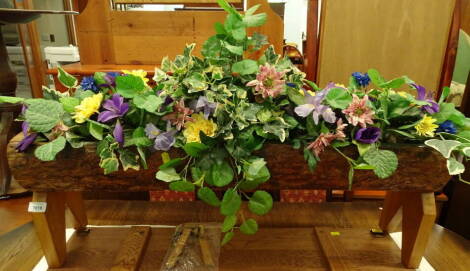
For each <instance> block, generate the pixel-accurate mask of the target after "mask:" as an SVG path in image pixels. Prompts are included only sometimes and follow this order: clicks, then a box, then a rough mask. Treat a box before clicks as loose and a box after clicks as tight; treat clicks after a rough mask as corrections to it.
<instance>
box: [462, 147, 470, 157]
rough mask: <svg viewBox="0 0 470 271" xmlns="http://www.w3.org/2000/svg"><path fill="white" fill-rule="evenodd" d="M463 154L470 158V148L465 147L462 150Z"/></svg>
mask: <svg viewBox="0 0 470 271" xmlns="http://www.w3.org/2000/svg"><path fill="white" fill-rule="evenodd" d="M462 153H463V154H464V155H465V156H467V157H470V147H465V148H463V149H462Z"/></svg>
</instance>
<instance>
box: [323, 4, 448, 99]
mask: <svg viewBox="0 0 470 271" xmlns="http://www.w3.org/2000/svg"><path fill="white" fill-rule="evenodd" d="M322 2H323V3H322V14H321V16H322V18H321V23H320V27H321V29H320V47H319V62H318V72H317V83H319V85H320V86H325V85H326V84H327V83H328V82H329V81H334V82H339V83H344V84H347V83H348V78H349V76H350V75H351V72H353V71H361V72H365V71H367V69H369V68H375V69H378V70H379V71H380V72H381V73H382V75H383V76H384V77H385V78H388V79H391V78H394V77H397V76H402V75H408V76H409V77H410V78H412V79H413V80H415V81H416V82H418V83H419V84H422V85H424V86H425V87H426V88H427V89H429V90H433V91H436V90H437V88H438V87H439V81H440V78H441V71H442V65H443V61H444V55H445V52H446V47H447V41H448V37H449V29H450V25H451V21H452V14H453V10H454V5H455V0H449V1H439V0H394V1H387V0H381V1H377V0H362V1H356V0H344V1H334V0H325V1H322ZM339 18H340V19H339ZM436 18H439V19H438V20H436Z"/></svg>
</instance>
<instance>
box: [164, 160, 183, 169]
mask: <svg viewBox="0 0 470 271" xmlns="http://www.w3.org/2000/svg"><path fill="white" fill-rule="evenodd" d="M183 160H184V159H182V158H175V159H171V160H170V161H168V162H166V163H163V164H161V165H160V166H159V167H158V169H166V168H171V167H173V168H174V167H176V166H178V165H179V164H181V162H183Z"/></svg>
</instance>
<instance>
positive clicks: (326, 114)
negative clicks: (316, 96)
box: [322, 107, 336, 123]
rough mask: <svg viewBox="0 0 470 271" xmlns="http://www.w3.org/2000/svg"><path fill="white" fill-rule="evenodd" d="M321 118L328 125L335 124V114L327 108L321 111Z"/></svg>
mask: <svg viewBox="0 0 470 271" xmlns="http://www.w3.org/2000/svg"><path fill="white" fill-rule="evenodd" d="M322 117H323V119H324V120H325V121H326V122H328V123H335V122H336V114H335V112H333V110H331V108H329V107H327V108H326V109H325V110H323V113H322Z"/></svg>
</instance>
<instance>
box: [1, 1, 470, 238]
mask: <svg viewBox="0 0 470 271" xmlns="http://www.w3.org/2000/svg"><path fill="white" fill-rule="evenodd" d="M218 2H219V4H220V5H221V7H222V8H223V9H224V10H226V11H227V12H228V16H227V19H226V20H225V23H224V24H221V23H217V24H216V25H215V30H216V35H214V36H212V37H210V38H209V39H208V40H207V41H206V42H205V43H204V45H203V47H202V55H203V57H202V58H199V57H196V56H193V55H192V51H193V49H194V47H195V45H194V44H191V45H188V46H187V47H186V48H185V49H184V53H183V55H180V56H177V57H176V58H175V59H174V60H173V61H171V60H169V59H168V58H164V59H163V60H162V63H161V66H160V67H159V68H156V69H155V76H154V77H153V80H152V81H150V80H149V79H148V78H147V77H146V72H144V71H123V72H122V73H102V72H97V73H95V74H94V76H91V77H85V78H83V79H82V81H81V82H80V83H79V82H78V80H77V79H76V78H74V77H73V76H71V75H70V74H68V73H66V72H65V71H64V70H62V69H61V68H59V74H58V79H59V81H60V82H61V83H62V85H64V86H65V87H67V88H68V91H67V92H63V93H61V92H58V91H55V90H52V89H48V88H46V87H44V98H41V99H22V98H15V97H0V102H10V103H17V102H21V103H23V104H24V107H23V112H22V114H21V117H20V118H19V120H22V121H23V134H24V138H23V140H22V141H21V143H20V144H19V145H18V146H17V149H18V151H25V150H26V149H27V148H28V147H29V146H31V145H32V143H34V142H43V143H42V144H41V145H40V146H38V147H36V149H35V151H34V154H35V155H36V157H37V158H38V159H41V160H44V161H50V160H53V159H54V158H55V157H56V155H57V154H58V153H59V152H60V151H62V150H63V149H64V148H65V147H66V145H67V144H68V145H70V146H71V147H72V148H81V147H83V146H84V144H85V143H87V142H96V143H97V155H98V156H99V157H100V158H101V161H100V167H102V168H103V170H104V174H109V173H111V172H115V171H118V170H119V169H120V167H122V169H123V170H128V169H131V170H139V169H141V168H144V169H147V163H146V158H147V157H148V156H149V153H150V152H155V151H162V152H163V153H162V157H163V161H164V163H163V164H162V165H160V166H159V168H158V171H157V172H156V179H157V180H156V181H163V182H168V183H169V188H170V189H172V190H176V191H197V193H196V194H197V197H198V198H199V199H201V200H202V201H204V202H206V203H208V204H210V205H212V206H216V207H219V208H220V212H221V213H222V214H223V215H224V216H225V220H224V222H223V226H222V231H223V232H225V236H224V239H223V243H226V242H228V241H229V240H230V239H231V238H232V237H233V235H234V226H235V225H237V224H239V225H240V231H241V232H243V233H245V234H253V233H255V232H256V231H257V229H258V225H257V223H256V221H255V220H254V219H252V218H250V219H245V218H244V217H243V215H241V216H240V217H241V221H240V222H239V221H238V220H239V216H238V215H237V213H238V211H239V209H240V206H241V203H242V198H245V199H247V200H248V208H249V210H250V211H251V212H252V213H254V214H256V215H264V214H266V213H268V212H269V211H270V209H271V208H272V205H273V200H272V197H271V195H270V194H269V193H267V192H265V191H262V190H256V189H257V187H258V186H259V185H261V184H262V183H264V182H266V181H268V180H269V179H270V173H269V169H268V167H267V166H266V162H265V160H264V159H263V158H262V157H258V156H256V155H255V153H256V151H257V150H260V149H261V148H263V144H265V143H267V142H282V143H284V144H291V145H292V147H293V148H295V149H303V153H304V157H305V159H306V163H308V166H309V167H310V169H311V170H314V169H315V166H316V164H317V163H318V162H319V161H320V160H321V154H322V151H323V150H324V149H325V148H327V147H331V148H334V149H335V150H336V151H338V152H339V153H340V154H341V155H342V156H343V157H344V158H345V159H346V160H347V161H348V163H349V165H350V172H349V180H350V183H351V182H352V180H353V176H354V170H373V171H374V172H375V174H376V175H377V176H378V177H379V178H387V177H389V176H391V175H392V174H393V173H394V171H395V170H396V168H397V165H398V163H399V161H398V159H397V156H396V155H395V153H394V152H393V151H391V150H386V149H383V148H382V146H381V144H382V143H392V144H395V143H425V144H426V145H428V146H429V147H432V148H434V149H436V150H437V151H439V152H440V153H442V155H443V156H444V157H445V158H447V167H448V169H449V174H450V175H459V176H460V174H461V173H463V172H464V170H465V168H464V166H463V164H462V163H461V162H460V160H461V157H469V156H470V125H469V119H467V118H465V116H464V115H463V114H462V113H460V112H459V111H458V110H456V109H455V107H454V105H453V104H451V103H446V102H445V99H446V97H447V95H448V93H449V89H448V88H445V89H444V91H443V94H442V96H441V97H440V100H439V101H435V100H434V99H433V94H432V93H431V92H427V91H426V90H425V89H424V87H422V86H420V85H418V84H416V83H414V82H413V81H412V80H410V79H409V78H407V77H400V78H396V79H393V80H389V81H387V80H385V79H384V78H382V76H381V75H380V74H379V73H378V71H376V70H374V69H371V70H369V71H367V73H359V72H355V73H353V74H352V76H351V77H350V80H349V85H348V86H347V87H346V86H344V85H341V84H336V83H329V84H328V85H327V86H325V87H324V88H322V89H320V88H319V87H317V86H316V85H315V84H314V83H313V82H310V81H308V80H306V79H305V74H304V73H302V72H301V71H299V70H298V69H297V68H296V67H295V66H294V65H292V63H291V62H290V61H289V60H288V59H287V58H285V57H284V58H283V57H281V56H280V55H278V54H276V53H275V52H274V49H273V47H272V46H269V47H267V39H266V37H265V36H263V35H261V34H258V33H255V34H253V36H247V31H246V30H247V28H249V27H256V26H260V25H262V24H263V23H264V22H265V20H266V14H264V13H261V14H255V11H256V10H257V8H258V6H254V7H252V8H250V9H248V10H247V11H246V12H245V13H244V14H240V13H239V12H237V11H236V10H235V9H234V8H232V7H231V6H230V5H229V4H228V3H227V2H225V1H224V0H219V1H218ZM266 47H267V48H266ZM253 52H259V54H258V55H261V57H259V58H257V59H250V58H247V57H246V56H247V55H250V54H251V55H256V54H253ZM403 88H409V91H407V92H404V91H398V90H395V89H403ZM414 92H416V93H417V95H416V96H415V95H412V94H410V93H414ZM349 145H354V146H356V147H357V150H358V153H359V156H358V157H357V158H352V157H348V156H346V155H345V154H344V153H343V152H342V151H341V148H343V147H346V146H349ZM170 148H180V149H183V150H184V152H185V153H186V156H184V157H169V154H168V153H167V152H166V151H168V150H169V149H170ZM211 187H212V188H213V187H218V188H224V190H225V192H224V195H223V198H222V199H219V198H218V197H217V195H216V193H215V192H214V191H213V189H212V188H211ZM253 191H254V192H253Z"/></svg>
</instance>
